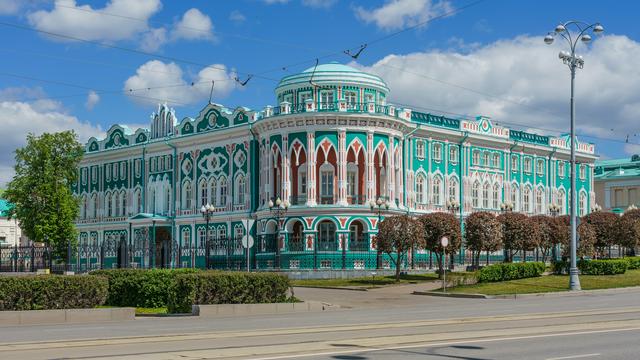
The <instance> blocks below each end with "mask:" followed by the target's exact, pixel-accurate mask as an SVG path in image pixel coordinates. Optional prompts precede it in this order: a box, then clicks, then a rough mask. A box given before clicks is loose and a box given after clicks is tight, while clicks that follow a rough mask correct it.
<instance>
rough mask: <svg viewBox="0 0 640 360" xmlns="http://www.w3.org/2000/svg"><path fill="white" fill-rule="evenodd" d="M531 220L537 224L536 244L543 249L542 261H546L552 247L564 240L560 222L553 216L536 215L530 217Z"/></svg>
mask: <svg viewBox="0 0 640 360" xmlns="http://www.w3.org/2000/svg"><path fill="white" fill-rule="evenodd" d="M529 221H530V222H531V223H533V224H536V227H537V232H536V236H537V239H536V241H535V242H536V244H537V245H538V247H539V248H540V249H541V250H542V261H545V260H546V258H547V256H548V255H549V253H550V251H551V249H552V248H553V247H554V246H556V245H558V244H560V242H561V240H562V231H563V229H562V228H561V225H560V222H559V221H558V220H557V219H556V218H553V217H551V216H547V215H535V216H532V217H530V218H529Z"/></svg>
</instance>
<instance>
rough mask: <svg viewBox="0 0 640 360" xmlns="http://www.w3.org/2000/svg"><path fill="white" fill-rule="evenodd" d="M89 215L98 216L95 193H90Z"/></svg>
mask: <svg viewBox="0 0 640 360" xmlns="http://www.w3.org/2000/svg"><path fill="white" fill-rule="evenodd" d="M91 217H92V218H94V219H95V218H97V217H98V196H97V195H96V194H93V195H91Z"/></svg>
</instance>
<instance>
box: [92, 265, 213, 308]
mask: <svg viewBox="0 0 640 360" xmlns="http://www.w3.org/2000/svg"><path fill="white" fill-rule="evenodd" d="M197 271H200V270H197V269H151V270H142V269H110V270H97V271H93V272H91V275H96V276H103V277H106V278H108V279H109V296H108V297H107V305H110V306H133V307H148V308H157V307H165V306H167V294H168V293H169V286H171V284H173V281H174V279H175V277H176V276H177V275H180V274H185V273H193V272H197Z"/></svg>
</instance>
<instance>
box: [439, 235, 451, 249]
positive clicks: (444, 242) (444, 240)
mask: <svg viewBox="0 0 640 360" xmlns="http://www.w3.org/2000/svg"><path fill="white" fill-rule="evenodd" d="M440 245H442V247H447V246H449V238H448V237H446V236H443V237H442V238H441V239H440Z"/></svg>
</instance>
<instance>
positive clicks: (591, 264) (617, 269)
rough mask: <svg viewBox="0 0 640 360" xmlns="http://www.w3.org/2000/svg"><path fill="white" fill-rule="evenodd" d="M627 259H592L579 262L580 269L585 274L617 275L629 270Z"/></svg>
mask: <svg viewBox="0 0 640 360" xmlns="http://www.w3.org/2000/svg"><path fill="white" fill-rule="evenodd" d="M628 266H629V262H628V261H626V260H622V259H621V260H591V261H580V262H578V269H580V273H581V274H583V275H617V274H624V273H625V272H626V271H627V267H628Z"/></svg>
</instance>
